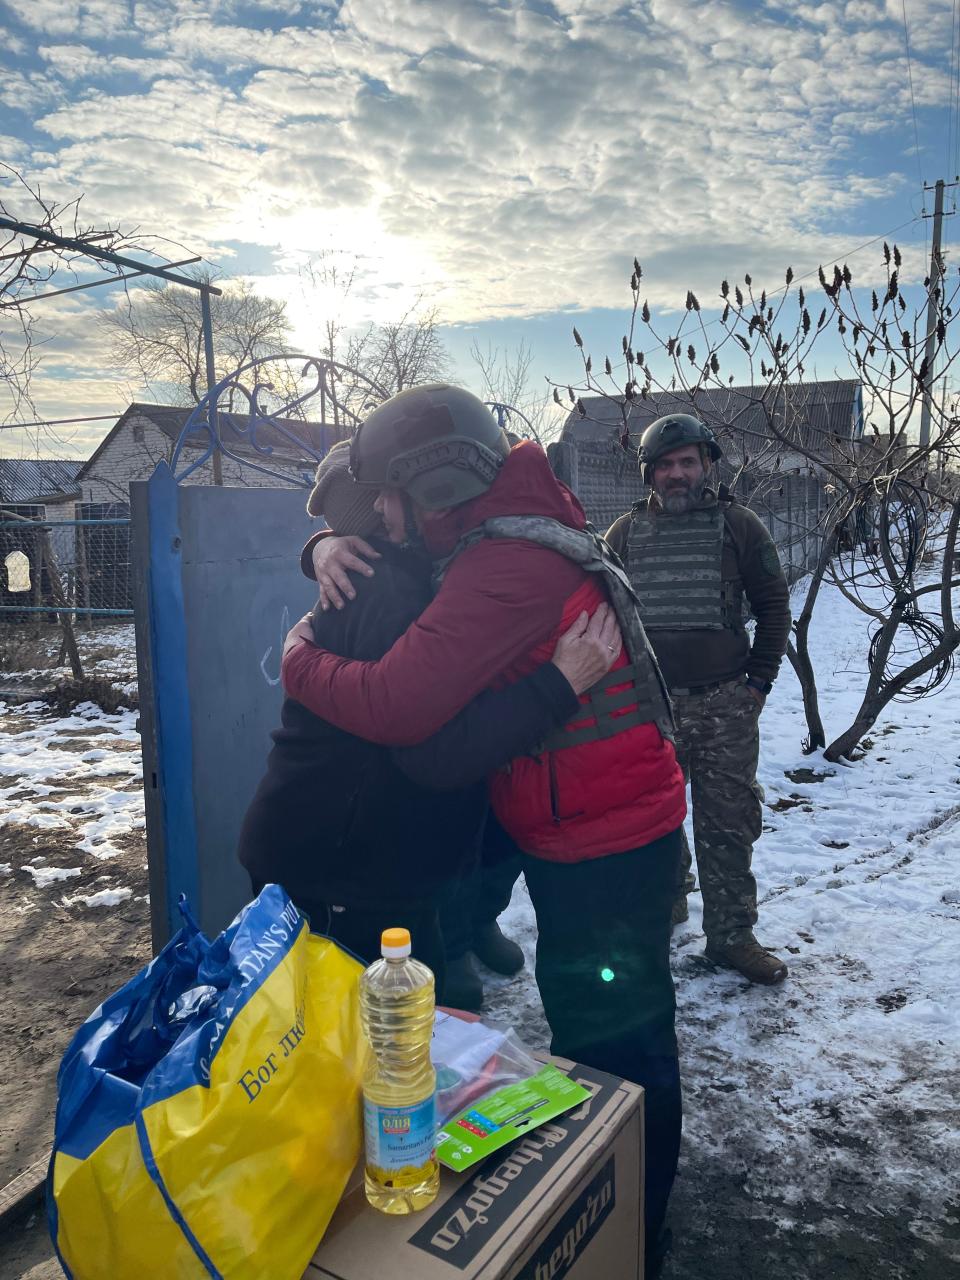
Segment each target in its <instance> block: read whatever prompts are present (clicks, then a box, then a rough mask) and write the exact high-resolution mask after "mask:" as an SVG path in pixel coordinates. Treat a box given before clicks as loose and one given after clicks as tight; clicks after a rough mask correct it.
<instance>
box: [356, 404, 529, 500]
mask: <svg viewBox="0 0 960 1280" xmlns="http://www.w3.org/2000/svg"><path fill="white" fill-rule="evenodd" d="M509 452H510V445H509V443H508V442H507V437H506V435H505V434H504V432H503V431H502V430H501V428H500V427H499V426H498V425H497V420H496V418H495V417H494V416H493V414H492V413H491V412H490V410H489V409H488V408H487V407H486V405H484V403H483V401H482V400H478V399H477V397H476V396H475V395H472V394H471V393H470V392H469V391H464V390H463V389H462V388H461V387H451V386H449V385H447V384H446V383H443V382H432V383H427V384H425V385H424V386H422V387H409V388H408V389H407V390H406V391H400V392H398V393H397V394H396V395H395V396H391V397H390V399H389V400H385V401H384V402H383V404H381V405H378V406H377V407H376V409H374V410H373V411H372V413H369V414H368V415H367V417H366V418H365V419H364V420H363V422H362V423H361V424H360V426H359V427H358V428H357V431H356V434H355V435H354V437H353V440H352V441H351V445H350V471H351V474H352V475H353V478H354V480H356V481H357V482H358V483H359V484H369V485H377V486H378V487H380V488H390V489H401V490H402V491H403V492H404V493H406V494H408V495H409V496H410V497H411V498H412V499H413V501H414V502H416V503H417V504H418V505H419V506H421V507H424V508H426V509H427V510H428V511H436V510H439V509H440V508H442V507H454V506H458V505H459V504H460V503H461V502H469V501H470V499H471V498H477V497H479V496H480V494H481V493H483V492H484V491H485V490H486V489H489V488H490V486H491V485H492V484H493V482H494V480H495V479H496V477H497V472H498V471H499V470H500V467H501V465H502V464H503V460H504V458H506V456H507V454H508V453H509Z"/></svg>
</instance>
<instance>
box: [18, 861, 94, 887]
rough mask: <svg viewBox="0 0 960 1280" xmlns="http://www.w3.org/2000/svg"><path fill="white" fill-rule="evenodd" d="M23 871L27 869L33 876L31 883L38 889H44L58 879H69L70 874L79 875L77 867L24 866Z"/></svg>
mask: <svg viewBox="0 0 960 1280" xmlns="http://www.w3.org/2000/svg"><path fill="white" fill-rule="evenodd" d="M24 871H28V872H29V873H30V875H32V876H33V883H34V885H35V886H36V887H37V888H38V889H45V888H46V887H47V885H48V884H55V883H56V882H57V881H58V880H69V879H70V878H71V877H72V876H78V875H80V868H79V867H31V866H26V867H24Z"/></svg>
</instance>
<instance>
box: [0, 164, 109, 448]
mask: <svg viewBox="0 0 960 1280" xmlns="http://www.w3.org/2000/svg"><path fill="white" fill-rule="evenodd" d="M81 199H82V197H81V196H77V197H75V198H74V199H73V200H68V201H65V202H59V201H56V200H52V199H50V198H49V197H47V196H45V195H44V194H43V192H42V190H41V188H40V187H39V186H37V187H33V186H31V185H30V184H29V182H27V180H26V179H25V178H24V177H23V176H22V175H21V174H20V173H19V172H18V171H17V170H16V169H14V168H12V167H11V166H10V165H8V164H3V163H2V162H0V215H2V216H3V217H5V218H8V219H9V220H10V221H13V222H19V223H22V224H24V225H27V226H30V227H31V228H33V229H34V230H35V231H37V232H38V234H37V235H28V234H24V233H21V232H19V231H8V230H2V231H0V421H2V422H4V423H14V422H17V421H22V420H23V419H24V418H26V417H29V418H37V417H39V416H40V414H39V412H38V410H37V406H36V404H35V403H34V401H33V397H32V390H31V385H32V381H33V378H34V375H35V374H36V372H37V369H38V367H39V365H40V361H41V349H42V338H40V337H39V336H38V329H37V322H36V305H35V304H36V303H37V302H38V301H39V300H40V298H39V295H43V296H50V295H51V294H52V293H53V292H55V291H56V290H57V289H59V288H63V287H74V285H75V283H76V280H77V273H76V270H75V268H76V265H77V263H78V261H81V260H82V255H81V254H79V253H77V252H76V251H74V250H71V249H65V248H63V247H61V246H59V245H57V244H55V243H53V242H52V241H50V240H46V241H45V240H44V237H43V232H44V231H49V232H51V233H53V234H54V235H57V236H61V237H66V238H68V239H74V240H86V241H89V242H93V243H96V244H97V245H98V246H99V247H100V248H104V249H113V250H119V249H122V248H124V247H125V246H127V245H129V244H131V243H132V241H131V238H130V236H127V235H123V234H121V232H120V231H119V230H118V229H117V228H115V227H114V228H109V227H108V228H104V227H100V228H96V227H92V226H89V225H87V224H85V223H84V222H82V221H81V216H80V202H81ZM103 270H104V271H105V272H106V273H107V274H113V275H119V268H114V267H111V266H109V265H104V266H103Z"/></svg>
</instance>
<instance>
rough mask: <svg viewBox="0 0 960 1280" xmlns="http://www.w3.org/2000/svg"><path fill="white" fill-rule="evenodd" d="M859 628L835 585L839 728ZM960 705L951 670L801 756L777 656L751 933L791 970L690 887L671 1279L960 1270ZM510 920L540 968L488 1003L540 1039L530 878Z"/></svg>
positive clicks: (787, 679)
mask: <svg viewBox="0 0 960 1280" xmlns="http://www.w3.org/2000/svg"><path fill="white" fill-rule="evenodd" d="M867 632H868V619H866V618H865V617H864V616H863V615H862V614H859V613H858V612H857V611H856V610H855V609H854V608H853V606H852V605H850V604H849V603H848V602H847V601H845V600H844V599H843V597H842V596H841V595H840V593H839V592H838V591H836V590H835V589H833V588H830V587H825V588H824V591H823V595H822V598H821V600H820V603H819V605H818V612H817V614H816V615H815V621H814V627H813V631H812V636H811V642H812V649H813V653H814V659H815V663H816V668H817V671H818V675H819V688H820V702H821V709H822V712H823V715H824V720H825V723H826V727H827V735H828V738H829V737H830V736H831V733H833V734H836V733H838V732H839V731H840V730H842V729H844V728H846V726H847V724H849V723H850V721H851V720H852V717H853V712H854V711H855V710H856V708H857V706H858V705H859V701H860V696H861V694H862V692H863V689H864V685H865V679H866V640H867ZM958 712H960V679H958V680H956V681H955V682H953V683H952V684H950V685H949V686H948V687H946V688H945V689H942V690H941V691H940V692H938V693H937V694H936V695H935V696H934V697H932V698H929V699H926V700H924V701H921V702H916V703H913V704H909V705H898V704H896V703H895V704H892V705H891V706H890V707H888V708H887V711H886V713H885V714H884V716H883V717H882V718H881V720H880V721H879V722H878V723H877V725H876V726H875V728H874V731H873V732H872V733H871V734H870V735H869V745H868V747H867V751H866V754H865V756H864V758H863V759H862V760H860V761H858V762H857V763H855V764H852V765H832V764H829V763H827V762H826V761H824V759H823V757H822V755H821V754H817V755H812V756H804V755H803V753H802V749H801V742H802V739H803V737H804V735H805V725H804V721H803V713H802V706H801V701H800V692H799V685H798V683H797V680H796V678H795V676H794V674H793V672H792V670H791V669H790V667H789V665H786V664H785V667H784V671H783V673H782V675H781V678H780V680H779V681H778V683H777V685H776V687H775V689H774V692H773V694H772V695H771V697H770V699H769V702H768V705H767V707H766V709H765V711H764V713H763V717H762V720H761V729H762V754H761V766H760V781H761V782H762V784H763V787H764V789H765V791H766V810H765V834H764V836H763V839H762V840H761V841H760V843H759V844H758V846H757V849H756V853H755V858H754V866H755V870H756V873H757V878H758V882H759V887H760V922H759V925H758V929H757V932H758V936H759V937H760V938H761V940H762V941H763V942H765V943H766V944H767V945H769V946H771V947H772V948H774V949H775V950H777V951H778V953H779V954H780V955H782V956H783V957H784V958H785V959H787V960H788V961H789V963H790V976H789V978H788V979H787V981H786V983H785V984H784V985H783V986H781V987H777V988H772V989H771V988H762V987H752V986H750V985H749V984H748V983H747V982H745V981H744V980H743V979H742V978H740V977H739V976H738V975H737V974H735V973H731V972H729V971H720V970H716V969H715V968H714V967H713V966H712V965H710V964H709V962H707V961H705V960H704V958H703V956H702V943H703V934H702V932H701V928H700V921H701V910H700V903H699V898H698V896H696V895H694V896H693V897H691V900H690V904H691V913H690V921H689V923H688V924H686V925H683V926H681V927H680V928H678V929H677V930H676V931H675V933H674V944H675V950H674V973H675V978H676V983H677V993H678V1001H679V1012H678V1029H679V1034H680V1040H681V1062H682V1070H683V1076H684V1089H685V1121H684V1126H685V1127H684V1148H683V1155H682V1164H681V1174H680V1178H679V1179H678V1183H677V1189H676V1191H675V1195H674V1207H673V1220H674V1228H675V1232H676V1235H677V1248H676V1253H675V1257H674V1259H673V1261H672V1262H671V1264H670V1272H669V1274H670V1276H672V1277H690V1278H691V1280H692V1278H693V1277H695V1276H704V1277H706V1276H713V1277H720V1276H723V1277H726V1276H729V1277H731V1280H733V1278H734V1277H738V1276H743V1277H749V1276H751V1275H756V1276H757V1277H758V1280H759V1277H760V1276H761V1275H765V1276H770V1277H779V1276H783V1277H787V1276H789V1277H791V1280H806V1277H807V1276H809V1277H811V1280H812V1278H813V1277H814V1276H831V1275H838V1276H840V1275H842V1276H858V1277H859V1276H860V1275H864V1276H876V1277H883V1278H884V1280H886V1277H903V1278H907V1277H910V1278H911V1280H912V1278H913V1277H920V1276H923V1277H926V1276H928V1275H929V1276H930V1277H931V1278H932V1277H933V1276H943V1277H947V1276H953V1277H957V1276H960V1196H958V1187H960V1136H958V1135H960V1071H958V1053H960V759H958V757H960V738H958V735H957V730H956V725H957V721H958ZM793 774H797V775H798V776H799V777H800V778H805V779H808V780H806V781H797V780H796V778H795V777H792V776H791V775H793ZM814 779H815V780H814ZM501 923H502V924H503V926H504V928H505V930H506V932H507V933H509V934H510V935H511V936H512V937H516V938H518V939H519V940H520V941H522V942H523V944H524V947H525V950H526V953H527V959H528V966H527V970H526V972H525V973H524V974H523V975H521V977H520V978H519V979H516V980H513V981H510V982H507V981H505V980H502V979H497V978H495V977H493V976H492V975H485V981H487V984H488V992H489V998H488V1002H487V1006H488V1009H489V1011H490V1012H491V1013H492V1014H497V1015H499V1016H501V1017H503V1018H506V1019H510V1020H512V1021H513V1022H514V1025H516V1026H518V1027H519V1028H521V1029H522V1034H523V1035H524V1038H525V1039H526V1040H527V1041H528V1042H534V1043H537V1044H545V1043H546V1042H547V1030H546V1027H545V1024H544V1022H543V1019H542V1014H541V1013H540V1010H539V1001H538V998H537V993H536V986H535V984H534V982H533V977H532V969H533V958H534V948H535V942H536V929H535V922H534V918H533V912H532V908H531V906H530V902H529V899H528V897H527V895H526V892H525V890H524V888H523V885H522V882H521V883H520V884H519V885H518V886H517V888H516V890H515V892H514V897H513V901H512V903H511V905H510V908H509V910H508V912H507V913H506V915H505V916H504V917H503V918H502V921H501ZM734 1218H739V1219H740V1220H739V1222H735V1221H734V1220H733V1219H734ZM724 1224H726V1225H724ZM738 1242H739V1243H738ZM746 1242H753V1243H752V1244H748V1243H746ZM758 1242H759V1243H758ZM708 1258H709V1259H710V1262H709V1265H708V1264H707V1259H708ZM778 1258H779V1259H780V1265H778V1264H777V1263H776V1262H775V1260H776V1259H778ZM838 1259H839V1260H841V1261H838Z"/></svg>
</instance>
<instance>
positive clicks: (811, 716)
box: [787, 522, 837, 755]
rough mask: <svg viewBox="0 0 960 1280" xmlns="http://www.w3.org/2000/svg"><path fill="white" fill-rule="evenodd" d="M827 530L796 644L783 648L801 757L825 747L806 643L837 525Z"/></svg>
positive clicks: (795, 627) (796, 631)
mask: <svg viewBox="0 0 960 1280" xmlns="http://www.w3.org/2000/svg"><path fill="white" fill-rule="evenodd" d="M829 527H830V532H829V533H825V534H824V538H823V543H822V545H821V547H820V555H819V556H818V557H817V563H816V565H815V566H814V569H813V572H812V573H811V574H810V584H809V586H808V587H807V594H806V597H805V599H804V602H803V608H802V609H801V611H800V616H799V617H798V618H795V619H794V623H793V633H794V635H795V637H796V643H795V644H793V643H788V644H787V657H788V658H789V659H790V665H791V666H792V667H793V669H794V671H795V672H796V675H797V679H798V680H799V681H800V690H801V692H802V694H803V714H804V716H805V717H806V721H807V736H806V738H805V740H804V743H803V752H804V755H811V754H812V753H813V752H814V751H818V750H819V749H820V748H821V747H825V746H826V744H827V735H826V732H825V730H824V727H823V720H822V719H821V718H820V696H819V694H818V692H817V674H816V672H815V671H814V669H813V659H812V658H811V657H810V645H809V642H808V641H809V634H810V623H811V621H812V619H813V610H814V606H815V605H816V603H817V597H818V596H819V595H820V588H821V587H822V586H823V576H824V574H825V573H826V571H827V565H828V564H829V563H830V559H831V557H832V555H833V552H834V550H835V548H836V542H837V534H836V529H837V525H836V523H835V522H834V523H833V524H832V525H831V526H829Z"/></svg>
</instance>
